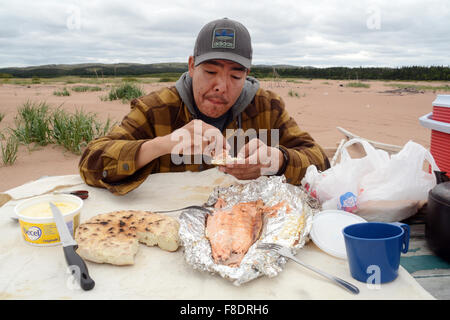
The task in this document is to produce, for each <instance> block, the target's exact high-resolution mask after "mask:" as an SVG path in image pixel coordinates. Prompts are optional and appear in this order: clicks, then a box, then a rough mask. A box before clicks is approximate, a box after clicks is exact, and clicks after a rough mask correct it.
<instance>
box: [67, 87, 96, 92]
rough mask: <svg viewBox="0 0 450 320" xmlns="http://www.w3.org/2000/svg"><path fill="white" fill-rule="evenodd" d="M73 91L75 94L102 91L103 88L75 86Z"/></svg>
mask: <svg viewBox="0 0 450 320" xmlns="http://www.w3.org/2000/svg"><path fill="white" fill-rule="evenodd" d="M72 91H75V92H87V91H89V92H91V91H102V88H101V87H99V86H75V87H72Z"/></svg>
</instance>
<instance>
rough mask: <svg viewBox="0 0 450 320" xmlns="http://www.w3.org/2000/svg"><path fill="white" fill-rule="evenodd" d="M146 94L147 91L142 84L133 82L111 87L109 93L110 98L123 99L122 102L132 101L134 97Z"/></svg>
mask: <svg viewBox="0 0 450 320" xmlns="http://www.w3.org/2000/svg"><path fill="white" fill-rule="evenodd" d="M143 95H145V92H144V91H143V89H142V88H141V87H140V86H137V85H135V84H133V83H122V84H121V85H119V86H115V87H113V88H112V89H111V91H110V92H109V95H108V99H109V100H111V101H112V100H122V102H124V103H125V102H127V101H130V100H132V99H134V98H139V97H141V96H143Z"/></svg>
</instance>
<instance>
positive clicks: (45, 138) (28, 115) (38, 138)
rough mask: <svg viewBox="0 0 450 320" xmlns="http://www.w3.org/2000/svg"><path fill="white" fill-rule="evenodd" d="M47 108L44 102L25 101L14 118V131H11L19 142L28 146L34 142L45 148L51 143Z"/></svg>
mask: <svg viewBox="0 0 450 320" xmlns="http://www.w3.org/2000/svg"><path fill="white" fill-rule="evenodd" d="M48 108H49V106H48V105H47V103H45V102H41V103H34V102H33V103H32V102H30V101H27V102H26V103H24V104H23V106H22V107H20V108H19V109H18V110H17V111H18V115H17V116H16V117H15V122H16V129H12V131H13V134H14V136H15V137H16V138H17V139H18V141H19V142H22V143H24V144H30V143H32V142H35V143H37V144H39V145H41V146H45V145H47V144H49V143H50V142H51V130H50V117H49V114H48Z"/></svg>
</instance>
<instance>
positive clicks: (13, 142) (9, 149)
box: [0, 135, 19, 166]
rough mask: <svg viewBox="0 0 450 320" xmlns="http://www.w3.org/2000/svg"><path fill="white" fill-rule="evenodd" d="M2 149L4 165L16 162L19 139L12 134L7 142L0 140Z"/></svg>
mask: <svg viewBox="0 0 450 320" xmlns="http://www.w3.org/2000/svg"><path fill="white" fill-rule="evenodd" d="M0 149H1V152H2V162H3V164H4V165H6V166H7V165H12V164H14V162H16V159H17V151H18V150H19V141H18V140H17V138H16V137H15V136H14V135H10V136H9V137H8V138H7V139H6V141H5V144H3V142H0Z"/></svg>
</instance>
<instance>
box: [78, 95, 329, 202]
mask: <svg viewBox="0 0 450 320" xmlns="http://www.w3.org/2000/svg"><path fill="white" fill-rule="evenodd" d="M239 118H240V119H239V120H240V121H232V122H231V123H229V124H228V126H227V127H226V129H225V130H224V132H223V133H224V134H225V132H226V130H227V129H234V130H237V129H238V126H239V125H240V126H241V128H242V129H243V130H244V132H246V131H247V130H248V129H252V128H253V129H255V130H256V132H258V130H259V129H267V142H268V143H267V145H270V141H271V137H270V136H271V133H270V129H279V145H278V147H279V148H280V149H283V150H284V151H285V153H286V155H288V157H287V160H288V163H287V165H286V169H285V172H284V175H285V177H286V179H287V182H289V183H291V184H294V185H299V184H300V182H301V179H302V178H303V176H304V175H305V172H306V168H307V167H308V166H309V165H311V164H314V165H316V166H317V168H318V169H319V170H322V171H323V170H326V169H327V168H329V167H330V163H329V161H328V158H327V156H326V155H325V153H324V151H323V150H322V148H321V147H320V146H319V145H318V144H317V143H316V142H315V141H314V140H313V139H312V138H311V136H310V135H309V134H308V133H307V132H304V131H302V130H300V128H299V127H298V125H297V123H296V122H295V120H294V119H292V118H291V117H290V116H289V115H288V113H287V111H286V110H285V107H284V102H283V100H282V99H281V98H280V97H279V96H278V95H277V94H275V93H274V92H271V91H269V90H264V89H261V88H260V89H258V91H257V93H256V95H255V97H254V99H253V101H252V102H251V103H250V104H249V105H248V107H247V108H246V109H245V110H244V111H243V112H242V113H241V115H240V117H239ZM193 119H194V118H193V115H192V114H191V113H190V112H189V111H188V109H187V107H186V105H185V104H184V103H183V101H182V100H181V98H180V96H179V94H178V92H177V90H176V88H175V87H170V88H163V89H161V90H159V91H155V92H152V93H150V94H148V95H146V96H143V97H140V98H138V99H134V100H132V101H131V111H130V112H129V113H128V115H126V116H125V118H124V119H123V120H122V122H121V124H120V125H118V126H115V127H113V128H112V130H111V131H110V132H109V133H108V134H107V135H106V136H104V137H101V138H98V139H95V140H93V141H91V142H90V143H89V144H88V146H87V148H86V150H85V151H84V153H83V155H82V156H81V159H80V162H79V170H80V175H81V177H82V178H83V180H84V181H85V182H86V183H87V184H88V185H92V186H97V187H103V188H107V189H108V190H109V191H111V192H112V193H114V194H116V195H123V194H126V193H128V192H130V191H132V190H134V189H135V188H137V187H138V186H139V185H140V184H141V183H142V182H144V180H145V179H146V178H147V177H148V176H149V175H150V174H152V173H157V172H180V171H201V170H206V169H209V168H212V167H213V166H212V165H210V164H209V165H208V164H206V163H204V162H203V163H202V164H194V163H193V162H194V161H191V163H190V164H189V163H182V164H175V163H174V162H173V161H171V155H170V154H166V155H164V156H161V157H159V158H157V159H154V160H153V161H151V162H150V163H148V164H147V165H146V166H144V167H142V168H141V169H139V170H136V167H135V162H136V155H137V153H138V151H139V149H140V147H141V145H142V144H143V143H144V142H145V141H147V140H148V139H152V138H155V137H158V136H164V135H168V134H170V133H172V132H173V131H175V130H176V129H178V128H181V127H182V126H184V125H185V124H187V123H188V122H190V121H191V120H193ZM273 147H275V146H273Z"/></svg>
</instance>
